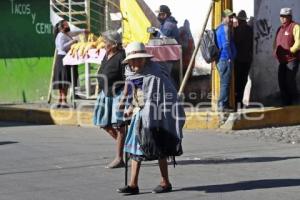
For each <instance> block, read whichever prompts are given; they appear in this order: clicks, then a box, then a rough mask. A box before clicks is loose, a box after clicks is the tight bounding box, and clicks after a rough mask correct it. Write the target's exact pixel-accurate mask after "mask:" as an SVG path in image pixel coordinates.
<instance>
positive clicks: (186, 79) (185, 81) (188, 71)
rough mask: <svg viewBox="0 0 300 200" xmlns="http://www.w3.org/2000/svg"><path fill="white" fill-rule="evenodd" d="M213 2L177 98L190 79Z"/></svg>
mask: <svg viewBox="0 0 300 200" xmlns="http://www.w3.org/2000/svg"><path fill="white" fill-rule="evenodd" d="M215 2H216V0H212V1H211V3H210V6H209V9H208V11H207V14H206V18H205V21H204V24H203V26H202V29H201V32H200V37H199V41H198V43H197V45H196V48H195V50H194V52H193V55H192V57H191V60H190V63H189V65H188V68H187V70H186V73H185V75H184V78H183V81H182V83H181V85H180V88H179V91H178V96H182V94H183V90H184V88H185V86H186V84H187V81H188V78H189V77H190V74H191V72H192V66H193V62H194V60H195V57H196V55H197V53H198V50H199V47H200V44H201V39H202V36H203V33H204V31H205V29H206V25H207V23H208V19H209V16H210V13H211V11H212V9H213V7H214V3H215Z"/></svg>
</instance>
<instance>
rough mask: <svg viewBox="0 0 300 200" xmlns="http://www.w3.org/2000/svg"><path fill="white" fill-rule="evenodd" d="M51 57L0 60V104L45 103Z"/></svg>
mask: <svg viewBox="0 0 300 200" xmlns="http://www.w3.org/2000/svg"><path fill="white" fill-rule="evenodd" d="M51 66H52V57H42V58H20V59H1V60H0V103H20V102H46V101H47V94H48V88H49V82H50V76H51Z"/></svg>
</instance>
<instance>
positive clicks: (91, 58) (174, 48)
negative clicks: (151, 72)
mask: <svg viewBox="0 0 300 200" xmlns="http://www.w3.org/2000/svg"><path fill="white" fill-rule="evenodd" d="M146 51H147V52H148V53H150V54H152V55H153V56H154V58H153V61H156V62H159V63H161V64H162V65H163V66H164V67H166V68H167V70H168V71H169V73H170V76H171V72H172V68H174V67H175V66H179V69H178V71H182V50H181V46H180V45H161V46H153V45H148V46H147V45H146ZM104 55H105V50H104V49H103V48H101V49H99V50H96V49H93V48H92V49H89V50H88V51H87V53H86V54H85V55H84V56H82V55H80V52H76V54H74V52H73V53H72V52H71V51H70V52H68V54H67V55H66V56H65V58H64V59H63V63H64V65H71V66H72V65H82V64H83V65H84V68H85V70H84V79H85V81H84V82H85V87H84V88H85V92H84V95H82V93H81V95H80V96H83V98H84V99H87V100H94V99H95V94H91V78H96V77H97V74H91V73H90V66H91V64H99V65H100V64H101V61H102V59H103V58H104ZM176 63H179V65H176ZM73 74H74V70H73V69H71V76H72V87H71V90H72V104H73V106H74V107H75V106H76V98H75V96H78V94H77V91H75V87H74V81H76V80H74V78H73ZM181 77H182V74H181V75H180V77H173V78H174V79H181Z"/></svg>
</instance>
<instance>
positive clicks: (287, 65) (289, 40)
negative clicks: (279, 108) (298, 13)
mask: <svg viewBox="0 0 300 200" xmlns="http://www.w3.org/2000/svg"><path fill="white" fill-rule="evenodd" d="M292 16H293V15H292V9H291V8H282V9H281V10H280V21H281V26H280V27H279V28H278V30H277V34H276V37H275V41H274V55H275V57H276V58H277V60H278V61H279V69H278V83H279V88H280V93H281V101H282V105H283V106H288V105H292V104H294V103H297V101H298V91H297V83H296V76H297V72H298V69H299V61H300V26H299V24H297V23H295V22H294V21H293V17H292Z"/></svg>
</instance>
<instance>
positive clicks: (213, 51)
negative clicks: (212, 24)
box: [200, 30, 220, 63]
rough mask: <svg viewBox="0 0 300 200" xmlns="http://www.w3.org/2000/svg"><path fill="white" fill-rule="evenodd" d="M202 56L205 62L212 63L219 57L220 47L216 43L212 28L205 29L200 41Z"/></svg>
mask: <svg viewBox="0 0 300 200" xmlns="http://www.w3.org/2000/svg"><path fill="white" fill-rule="evenodd" d="M200 50H201V54H202V57H203V58H204V60H205V61H206V62H207V63H212V62H214V61H216V60H218V59H219V55H220V49H219V48H218V46H217V44H216V34H215V31H214V30H205V31H204V33H203V36H202V38H201V42H200Z"/></svg>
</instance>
